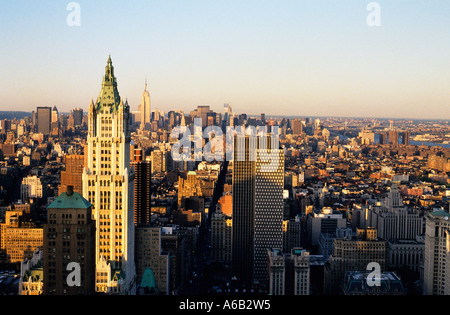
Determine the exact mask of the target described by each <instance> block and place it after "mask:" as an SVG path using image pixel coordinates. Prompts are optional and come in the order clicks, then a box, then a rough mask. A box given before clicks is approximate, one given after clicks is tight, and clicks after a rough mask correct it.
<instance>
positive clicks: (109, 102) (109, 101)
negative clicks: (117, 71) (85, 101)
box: [96, 55, 120, 112]
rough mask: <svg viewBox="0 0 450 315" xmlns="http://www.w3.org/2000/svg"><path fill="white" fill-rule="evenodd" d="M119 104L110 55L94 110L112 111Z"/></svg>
mask: <svg viewBox="0 0 450 315" xmlns="http://www.w3.org/2000/svg"><path fill="white" fill-rule="evenodd" d="M119 104H120V95H119V90H118V89H117V80H116V77H115V76H114V67H113V65H112V60H111V55H110V56H109V58H108V62H107V64H106V67H105V76H104V77H103V82H102V90H101V91H100V96H99V98H98V100H97V104H96V110H97V111H107V112H113V111H115V110H117V108H118V107H119Z"/></svg>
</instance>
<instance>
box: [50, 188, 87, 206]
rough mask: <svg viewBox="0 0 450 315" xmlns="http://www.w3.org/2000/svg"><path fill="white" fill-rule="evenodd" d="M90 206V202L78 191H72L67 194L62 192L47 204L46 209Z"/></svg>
mask: <svg viewBox="0 0 450 315" xmlns="http://www.w3.org/2000/svg"><path fill="white" fill-rule="evenodd" d="M91 206H92V204H91V203H90V202H89V201H87V200H86V199H84V198H83V196H81V195H80V194H79V193H77V192H73V193H72V195H70V196H69V195H67V193H66V192H63V193H62V194H61V195H59V196H58V197H57V198H56V199H55V200H54V201H53V202H52V203H51V204H50V205H49V206H48V209H87V208H89V207H91Z"/></svg>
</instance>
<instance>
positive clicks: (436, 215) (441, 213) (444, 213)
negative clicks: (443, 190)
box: [431, 209, 450, 217]
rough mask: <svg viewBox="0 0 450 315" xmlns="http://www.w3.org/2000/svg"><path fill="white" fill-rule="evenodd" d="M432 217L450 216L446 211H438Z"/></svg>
mask: <svg viewBox="0 0 450 315" xmlns="http://www.w3.org/2000/svg"><path fill="white" fill-rule="evenodd" d="M431 215H432V216H435V217H450V214H449V213H448V212H447V211H445V210H444V209H436V210H434V211H433V212H431Z"/></svg>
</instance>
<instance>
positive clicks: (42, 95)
mask: <svg viewBox="0 0 450 315" xmlns="http://www.w3.org/2000/svg"><path fill="white" fill-rule="evenodd" d="M76 3H78V4H79V6H80V26H72V27H71V26H69V25H68V22H67V19H68V16H69V15H70V14H71V12H72V11H71V10H68V9H67V5H68V4H69V2H66V1H57V2H55V1H52V2H50V1H40V2H39V3H35V2H31V1H15V2H6V1H3V2H1V4H0V6H1V8H2V10H0V12H1V13H0V17H1V18H0V26H1V31H0V32H1V34H2V37H3V38H4V45H5V46H4V47H6V48H7V49H5V50H4V51H3V52H2V55H3V56H2V58H1V61H0V63H1V64H0V67H1V68H2V72H1V74H0V81H1V82H2V84H0V92H1V93H2V96H3V98H2V100H1V101H0V110H9V109H11V108H12V107H14V109H16V110H23V111H32V110H34V109H35V108H36V107H38V106H51V107H53V106H57V108H58V110H59V111H60V112H67V111H70V110H71V109H73V108H75V107H80V108H83V109H84V110H85V111H87V107H88V105H89V102H90V100H91V99H92V98H93V99H94V100H95V99H96V97H97V96H98V89H99V84H98V80H99V79H100V77H99V75H98V74H99V73H102V70H103V69H102V65H103V64H104V62H105V60H106V59H107V57H108V55H111V57H112V59H113V62H114V64H115V65H116V72H117V76H118V77H119V81H118V85H119V90H120V91H121V95H122V97H123V98H124V99H127V100H128V102H129V104H130V107H131V110H133V111H136V110H137V107H138V105H139V104H140V99H141V95H142V91H143V90H144V84H145V80H146V78H147V79H148V90H149V92H150V97H151V100H152V109H159V110H163V111H166V112H167V111H169V109H180V110H183V111H185V112H189V111H190V110H192V109H193V108H195V107H196V106H197V105H210V106H211V108H212V109H213V110H216V111H218V112H219V111H220V109H221V108H223V104H224V103H229V104H231V106H232V107H233V109H235V111H236V112H237V113H244V112H245V113H248V114H251V115H253V114H255V115H257V114H258V112H264V113H266V115H267V116H273V115H277V116H282V115H287V116H294V115H295V116H297V115H298V116H314V117H324V116H335V117H369V118H394V119H400V118H406V119H448V118H449V117H450V111H449V109H448V108H449V107H448V104H449V103H450V96H449V93H448V86H449V85H448V83H449V79H448V77H446V76H445V74H446V72H447V71H445V69H446V68H448V67H449V66H450V64H449V62H448V61H446V60H447V59H446V58H445V56H446V55H445V54H446V52H447V51H448V48H449V46H450V45H449V44H450V41H449V40H448V39H447V37H446V36H445V30H446V29H448V27H446V26H449V24H450V19H449V18H448V16H446V14H445V12H448V10H449V9H450V4H449V3H445V2H442V1H416V2H414V3H412V2H410V1H409V2H408V1H402V2H396V3H390V2H387V1H376V3H378V4H379V6H380V9H381V11H380V16H381V25H380V26H374V27H371V26H369V25H368V23H367V19H368V16H369V15H370V14H371V11H370V10H368V4H369V3H370V1H367V2H366V1H364V2H362V1H345V2H344V3H340V4H334V3H333V4H330V2H329V1H314V2H312V1H288V0H284V1H282V2H279V1H263V2H262V1H258V2H256V1H250V0H249V1H232V2H230V1H227V2H225V1H213V2H211V1H209V2H206V1H200V0H199V1H191V2H189V3H183V2H180V1H164V2H163V3H160V2H157V1H145V2H144V1H134V2H133V3H132V4H129V3H126V2H116V3H114V5H111V4H109V3H107V2H105V1H96V2H95V3H89V2H85V1H78V2H76ZM112 21H115V22H114V23H113V22H112ZM116 21H118V22H116ZM121 21H123V22H121ZM130 34H131V35H130ZM24 74H25V75H24ZM31 83H32V85H33V88H32V89H30V87H29V86H28V84H31ZM27 86H28V87H27ZM24 90H30V91H32V92H30V93H24V92H23V91H24Z"/></svg>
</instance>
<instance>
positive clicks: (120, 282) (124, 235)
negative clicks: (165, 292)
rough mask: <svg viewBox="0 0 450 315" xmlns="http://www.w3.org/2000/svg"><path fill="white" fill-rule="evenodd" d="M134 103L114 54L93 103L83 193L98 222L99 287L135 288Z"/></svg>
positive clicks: (106, 290) (107, 289) (112, 289)
mask: <svg viewBox="0 0 450 315" xmlns="http://www.w3.org/2000/svg"><path fill="white" fill-rule="evenodd" d="M130 142H131V136H130V108H129V106H128V103H127V102H125V104H124V103H123V100H122V99H121V98H120V95H119V91H118V89H117V81H116V77H115V76H114V67H113V65H112V61H111V56H110V57H109V58H108V63H107V65H106V68H105V76H104V77H103V82H102V89H101V91H100V95H99V97H98V99H97V101H96V102H95V103H94V102H93V101H91V104H90V105H89V133H88V137H87V144H88V145H87V154H88V158H87V165H85V168H84V171H83V196H84V197H85V198H86V199H87V200H88V201H89V202H90V203H91V204H92V205H93V209H92V214H93V219H94V220H95V223H96V234H95V245H96V246H95V248H96V277H95V278H96V279H95V280H96V288H95V289H96V292H103V293H108V294H134V293H135V277H136V272H135V264H134V220H133V214H134V213H133V206H134V168H132V167H131V165H130Z"/></svg>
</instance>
